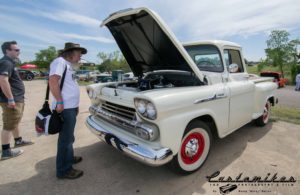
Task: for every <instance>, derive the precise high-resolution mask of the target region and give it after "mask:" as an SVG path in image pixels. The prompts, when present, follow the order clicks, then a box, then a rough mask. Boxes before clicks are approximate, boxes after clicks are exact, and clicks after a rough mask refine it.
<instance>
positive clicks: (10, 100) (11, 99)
mask: <svg viewBox="0 0 300 195" xmlns="http://www.w3.org/2000/svg"><path fill="white" fill-rule="evenodd" d="M7 101H8V102H15V100H14V98H9V99H7Z"/></svg>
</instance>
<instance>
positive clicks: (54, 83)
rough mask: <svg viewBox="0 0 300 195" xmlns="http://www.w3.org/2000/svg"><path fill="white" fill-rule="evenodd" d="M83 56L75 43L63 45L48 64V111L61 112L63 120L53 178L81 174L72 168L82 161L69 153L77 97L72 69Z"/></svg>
mask: <svg viewBox="0 0 300 195" xmlns="http://www.w3.org/2000/svg"><path fill="white" fill-rule="evenodd" d="M86 53H87V50H86V49H85V48H83V47H80V45H79V44H75V43H65V48H64V49H62V50H60V51H59V55H60V56H59V57H58V58H56V59H55V60H54V61H53V62H52V63H51V64H50V74H49V87H50V91H51V93H52V95H53V98H54V100H53V104H52V108H53V109H56V111H57V112H58V113H61V115H62V117H63V121H64V123H63V127H62V130H61V131H60V132H59V136H58V144H57V156H56V176H57V177H58V178H60V179H76V178H79V177H81V176H82V175H83V171H81V170H77V169H74V168H73V164H77V163H79V162H80V161H82V157H79V156H74V151H73V142H74V140H75V138H74V129H75V124H76V116H77V114H78V106H79V96H80V91H79V86H78V84H77V81H76V80H75V71H74V68H73V67H74V64H77V63H78V62H79V60H80V57H81V56H82V54H86ZM65 70H66V74H65V80H64V83H63V88H62V90H60V81H61V78H62V75H63V73H64V71H65Z"/></svg>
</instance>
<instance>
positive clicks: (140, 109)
mask: <svg viewBox="0 0 300 195" xmlns="http://www.w3.org/2000/svg"><path fill="white" fill-rule="evenodd" d="M136 108H137V110H138V112H139V113H141V114H144V113H145V111H146V102H145V101H144V100H138V101H137V103H136Z"/></svg>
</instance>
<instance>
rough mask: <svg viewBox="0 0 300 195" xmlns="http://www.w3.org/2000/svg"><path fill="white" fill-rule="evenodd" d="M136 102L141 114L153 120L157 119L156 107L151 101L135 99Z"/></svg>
mask: <svg viewBox="0 0 300 195" xmlns="http://www.w3.org/2000/svg"><path fill="white" fill-rule="evenodd" d="M134 104H135V107H136V109H137V111H138V113H139V114H141V115H142V116H144V117H146V118H148V119H151V120H154V119H156V109H155V107H154V105H153V104H152V103H151V102H150V101H148V100H142V99H135V100H134Z"/></svg>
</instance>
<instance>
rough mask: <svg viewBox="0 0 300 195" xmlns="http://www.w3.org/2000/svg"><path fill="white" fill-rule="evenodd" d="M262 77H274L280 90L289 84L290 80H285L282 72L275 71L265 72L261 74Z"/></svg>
mask: <svg viewBox="0 0 300 195" xmlns="http://www.w3.org/2000/svg"><path fill="white" fill-rule="evenodd" d="M260 76H261V77H274V80H273V81H274V82H275V83H277V85H278V88H279V87H284V86H285V84H286V83H287V82H288V79H286V78H283V76H282V74H281V72H274V71H263V72H261V73H260Z"/></svg>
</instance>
